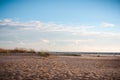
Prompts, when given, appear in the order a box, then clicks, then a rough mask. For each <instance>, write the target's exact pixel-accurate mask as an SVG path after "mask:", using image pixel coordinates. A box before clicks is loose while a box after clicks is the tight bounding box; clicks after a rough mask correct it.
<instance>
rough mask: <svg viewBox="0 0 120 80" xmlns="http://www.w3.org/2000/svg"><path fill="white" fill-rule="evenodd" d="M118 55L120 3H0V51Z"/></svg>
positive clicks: (106, 0)
mask: <svg viewBox="0 0 120 80" xmlns="http://www.w3.org/2000/svg"><path fill="white" fill-rule="evenodd" d="M16 47H18V48H28V49H29V48H32V49H35V50H48V51H61V52H63V51H65V52H120V0H0V48H8V49H11V48H16Z"/></svg>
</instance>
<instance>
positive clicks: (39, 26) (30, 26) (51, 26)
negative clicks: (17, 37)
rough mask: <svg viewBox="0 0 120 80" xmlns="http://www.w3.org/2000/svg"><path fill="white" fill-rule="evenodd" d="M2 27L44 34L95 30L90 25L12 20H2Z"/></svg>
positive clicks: (0, 23) (0, 21)
mask: <svg viewBox="0 0 120 80" xmlns="http://www.w3.org/2000/svg"><path fill="white" fill-rule="evenodd" d="M0 26H8V27H9V26H12V27H17V28H18V29H22V30H40V31H43V32H46V31H54V32H55V31H57V32H58V31H59V32H60V31H67V32H80V31H83V30H85V29H89V28H94V26H90V25H78V26H66V25H63V24H55V23H43V22H40V21H29V22H19V21H13V20H10V19H4V20H0Z"/></svg>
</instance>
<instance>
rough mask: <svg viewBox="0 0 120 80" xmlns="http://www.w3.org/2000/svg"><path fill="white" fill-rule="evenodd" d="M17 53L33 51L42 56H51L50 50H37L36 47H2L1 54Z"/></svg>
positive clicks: (32, 52)
mask: <svg viewBox="0 0 120 80" xmlns="http://www.w3.org/2000/svg"><path fill="white" fill-rule="evenodd" d="M15 53H31V54H35V55H38V56H42V57H48V56H50V54H49V52H47V51H43V50H42V51H35V50H34V49H25V48H14V49H3V48H0V54H1V55H7V54H15Z"/></svg>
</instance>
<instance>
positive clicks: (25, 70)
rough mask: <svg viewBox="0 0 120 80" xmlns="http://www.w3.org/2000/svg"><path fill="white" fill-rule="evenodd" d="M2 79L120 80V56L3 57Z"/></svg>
mask: <svg viewBox="0 0 120 80" xmlns="http://www.w3.org/2000/svg"><path fill="white" fill-rule="evenodd" d="M0 80H120V56H100V57H97V56H88V55H87V56H85V55H84V56H50V57H47V58H43V57H40V56H20V55H19V56H14V55H11V56H0Z"/></svg>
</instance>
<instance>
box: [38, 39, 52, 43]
mask: <svg viewBox="0 0 120 80" xmlns="http://www.w3.org/2000/svg"><path fill="white" fill-rule="evenodd" d="M40 41H41V42H43V43H49V42H50V41H49V40H48V39H41V40H40Z"/></svg>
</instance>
